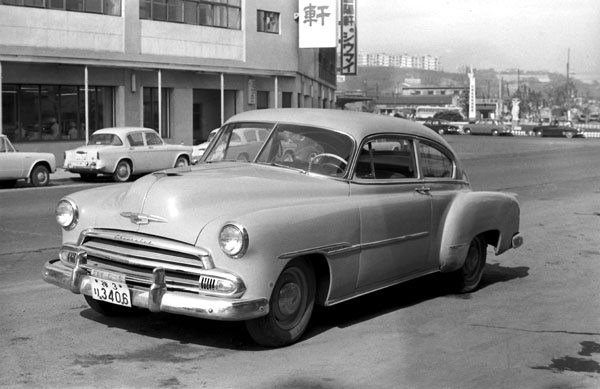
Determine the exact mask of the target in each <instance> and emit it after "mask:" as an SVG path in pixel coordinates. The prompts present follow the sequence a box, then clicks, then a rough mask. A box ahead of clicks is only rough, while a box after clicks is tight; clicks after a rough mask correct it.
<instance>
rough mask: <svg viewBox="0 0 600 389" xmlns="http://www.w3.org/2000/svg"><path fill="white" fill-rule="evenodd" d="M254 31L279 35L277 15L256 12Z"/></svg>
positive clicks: (260, 11) (267, 12) (276, 13)
mask: <svg viewBox="0 0 600 389" xmlns="http://www.w3.org/2000/svg"><path fill="white" fill-rule="evenodd" d="M256 30H257V31H258V32H269V33H272V34H279V13H278V12H269V11H262V10H258V11H257V17H256Z"/></svg>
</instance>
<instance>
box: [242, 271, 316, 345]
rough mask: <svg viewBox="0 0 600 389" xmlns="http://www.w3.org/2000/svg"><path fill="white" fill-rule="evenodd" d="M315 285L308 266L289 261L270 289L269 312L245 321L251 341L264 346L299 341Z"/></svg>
mask: <svg viewBox="0 0 600 389" xmlns="http://www.w3.org/2000/svg"><path fill="white" fill-rule="evenodd" d="M315 285H316V283H315V274H314V271H313V268H312V266H311V265H310V263H308V262H306V261H305V260H302V259H295V260H292V261H291V262H290V263H289V264H288V265H287V266H286V267H285V269H284V270H283V272H282V273H281V275H280V276H279V279H278V280H277V283H276V284H275V287H274V288H273V292H272V294H271V299H270V301H269V313H268V314H267V315H266V316H262V317H259V318H257V319H253V320H248V321H247V322H246V328H247V329H248V333H249V334H250V336H251V337H252V339H254V341H255V342H256V343H258V344H260V345H262V346H267V347H280V346H285V345H288V344H291V343H294V342H295V341H297V340H298V339H300V337H301V336H302V334H303V333H304V331H305V330H306V327H307V326H308V322H309V321H310V317H311V315H312V311H313V307H314V304H315V294H316V286H315Z"/></svg>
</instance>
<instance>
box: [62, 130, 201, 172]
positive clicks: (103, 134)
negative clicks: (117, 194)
mask: <svg viewBox="0 0 600 389" xmlns="http://www.w3.org/2000/svg"><path fill="white" fill-rule="evenodd" d="M191 161H192V146H184V145H171V144H167V143H165V142H164V141H163V140H162V138H161V137H160V136H159V135H158V134H157V133H156V131H154V130H152V129H150V128H141V127H115V128H103V129H101V130H98V131H95V132H94V133H93V134H92V136H91V137H90V140H89V142H88V144H87V145H85V146H81V147H78V148H76V149H73V150H67V151H66V152H65V160H64V164H63V168H64V169H65V170H66V171H69V172H72V173H78V174H79V175H80V176H81V178H82V179H83V180H86V181H87V180H91V179H93V178H95V177H96V176H97V175H98V174H105V175H110V176H112V178H113V180H114V181H116V182H125V181H127V180H129V178H130V177H131V176H132V175H139V174H145V173H150V172H154V171H157V170H163V169H168V168H171V167H181V166H187V165H189V164H190V163H191Z"/></svg>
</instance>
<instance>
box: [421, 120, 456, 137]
mask: <svg viewBox="0 0 600 389" xmlns="http://www.w3.org/2000/svg"><path fill="white" fill-rule="evenodd" d="M423 125H425V126H426V127H429V128H431V129H432V130H433V131H435V132H437V133H438V134H440V135H444V134H458V126H455V125H454V124H450V122H448V121H447V120H440V119H427V120H425V122H424V123H423Z"/></svg>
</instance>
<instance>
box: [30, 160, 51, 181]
mask: <svg viewBox="0 0 600 389" xmlns="http://www.w3.org/2000/svg"><path fill="white" fill-rule="evenodd" d="M29 180H30V181H31V185H33V186H46V185H48V183H49V182H50V171H49V170H48V168H47V167H46V166H44V165H37V166H36V167H34V168H33V170H32V171H31V175H30V176H29Z"/></svg>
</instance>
